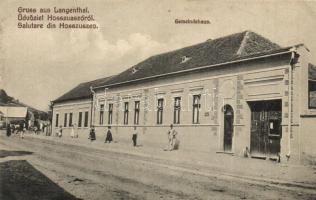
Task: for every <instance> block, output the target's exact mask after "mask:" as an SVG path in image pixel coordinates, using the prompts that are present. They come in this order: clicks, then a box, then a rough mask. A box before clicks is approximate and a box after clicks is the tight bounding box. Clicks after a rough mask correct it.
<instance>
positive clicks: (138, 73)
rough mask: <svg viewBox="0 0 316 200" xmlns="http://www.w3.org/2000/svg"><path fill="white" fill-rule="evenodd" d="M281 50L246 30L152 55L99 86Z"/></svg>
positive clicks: (98, 85)
mask: <svg viewBox="0 0 316 200" xmlns="http://www.w3.org/2000/svg"><path fill="white" fill-rule="evenodd" d="M282 50H283V49H282V48H281V47H280V46H279V45H277V44H275V43H273V42H271V41H270V40H268V39H266V38H264V37H262V36H260V35H258V34H256V33H254V32H251V31H244V32H241V33H236V34H232V35H228V36H225V37H221V38H218V39H214V40H207V41H205V42H203V43H200V44H196V45H193V46H189V47H185V48H182V49H178V50H175V51H171V52H167V53H163V54H159V55H155V56H152V57H150V58H148V59H146V60H144V61H142V62H140V63H138V64H137V65H135V66H132V67H130V68H129V69H127V70H125V71H123V72H122V73H120V74H118V75H116V76H115V77H113V78H112V79H111V80H108V81H106V82H102V83H100V84H97V85H96V86H97V87H100V86H105V85H116V84H120V83H124V82H129V81H135V80H139V79H144V78H147V77H155V76H159V75H163V74H168V73H173V72H180V71H183V70H191V69H194V68H199V67H203V66H209V65H215V64H220V63H225V62H230V61H235V60H239V59H243V58H249V57H251V56H255V55H258V54H268V53H271V52H274V51H276V52H277V51H282Z"/></svg>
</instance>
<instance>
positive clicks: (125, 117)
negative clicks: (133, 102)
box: [124, 102, 128, 125]
mask: <svg viewBox="0 0 316 200" xmlns="http://www.w3.org/2000/svg"><path fill="white" fill-rule="evenodd" d="M124 124H125V125H126V124H128V102H125V103H124Z"/></svg>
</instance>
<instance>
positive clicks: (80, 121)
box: [78, 112, 82, 127]
mask: <svg viewBox="0 0 316 200" xmlns="http://www.w3.org/2000/svg"><path fill="white" fill-rule="evenodd" d="M78 127H82V112H79V114H78Z"/></svg>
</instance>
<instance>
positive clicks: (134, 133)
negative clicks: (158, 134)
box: [132, 126, 137, 147]
mask: <svg viewBox="0 0 316 200" xmlns="http://www.w3.org/2000/svg"><path fill="white" fill-rule="evenodd" d="M132 140H133V146H134V147H136V145H137V130H136V126H134V131H133V136H132Z"/></svg>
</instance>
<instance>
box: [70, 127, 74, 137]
mask: <svg viewBox="0 0 316 200" xmlns="http://www.w3.org/2000/svg"><path fill="white" fill-rule="evenodd" d="M70 137H71V138H74V137H75V128H74V126H73V125H72V126H71V130H70Z"/></svg>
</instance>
